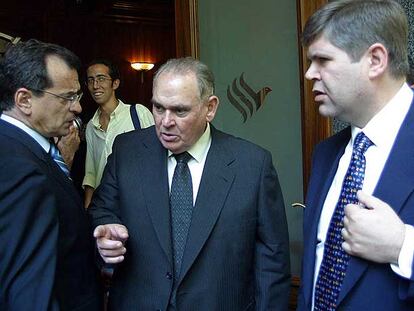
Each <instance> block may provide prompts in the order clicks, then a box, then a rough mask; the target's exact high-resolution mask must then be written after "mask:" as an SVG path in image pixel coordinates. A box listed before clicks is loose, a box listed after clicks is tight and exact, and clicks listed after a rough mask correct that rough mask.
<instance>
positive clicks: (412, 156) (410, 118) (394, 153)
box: [338, 102, 414, 303]
mask: <svg viewBox="0 0 414 311" xmlns="http://www.w3.org/2000/svg"><path fill="white" fill-rule="evenodd" d="M413 122H414V102H413V103H411V107H410V109H409V111H408V114H407V116H406V118H405V119H404V122H403V123H402V125H401V128H400V130H399V132H398V135H397V137H396V140H395V143H394V146H393V147H392V150H391V152H390V154H389V156H388V160H387V162H386V164H385V166H384V170H383V172H382V174H381V177H380V179H379V180H378V183H377V186H376V188H375V191H374V193H373V195H374V196H376V197H378V198H379V199H381V200H383V201H385V202H386V203H388V204H389V205H390V206H391V207H392V208H393V209H394V210H395V212H396V213H397V214H399V212H400V211H401V209H402V208H403V207H404V202H405V201H406V199H407V197H408V196H409V195H410V194H411V193H412V191H413V190H414V179H413V176H414V161H413V160H414V131H413V130H412V124H413ZM368 264H369V262H368V261H365V260H363V259H359V258H357V257H352V256H351V259H350V261H349V266H348V271H349V273H348V272H347V274H346V276H345V279H344V283H343V285H342V289H341V293H340V295H339V298H338V303H340V302H341V300H342V299H343V298H344V297H345V296H346V295H347V293H348V292H349V291H350V290H351V289H352V287H353V286H354V285H355V283H356V282H357V281H358V280H359V278H360V277H361V276H362V274H363V273H364V271H365V270H366V269H367V267H368Z"/></svg>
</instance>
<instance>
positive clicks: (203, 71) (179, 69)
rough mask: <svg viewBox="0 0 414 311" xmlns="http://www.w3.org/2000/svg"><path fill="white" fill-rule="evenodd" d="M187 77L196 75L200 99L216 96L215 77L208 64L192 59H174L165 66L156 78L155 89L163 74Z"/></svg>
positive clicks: (160, 69)
mask: <svg viewBox="0 0 414 311" xmlns="http://www.w3.org/2000/svg"><path fill="white" fill-rule="evenodd" d="M167 72H168V73H174V74H178V75H185V74H188V73H194V74H195V76H196V79H197V84H198V89H199V92H200V99H201V100H205V99H207V98H208V97H209V96H211V95H213V94H214V75H213V73H212V72H211V70H210V69H209V68H208V67H207V65H206V64H204V63H202V62H201V61H199V60H197V59H194V58H192V57H184V58H173V59H170V60H168V61H167V62H166V63H165V64H163V65H162V66H161V67H160V68H159V69H158V71H157V73H156V74H155V76H154V83H153V87H155V85H156V84H157V81H158V78H159V77H160V75H161V74H163V73H167Z"/></svg>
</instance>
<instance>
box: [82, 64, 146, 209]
mask: <svg viewBox="0 0 414 311" xmlns="http://www.w3.org/2000/svg"><path fill="white" fill-rule="evenodd" d="M86 76H87V77H86V85H87V87H88V90H89V92H90V94H91V96H92V98H93V100H94V101H95V102H96V103H97V104H98V106H99V108H98V109H97V110H96V112H95V114H94V116H93V118H92V119H91V120H90V121H89V122H88V125H87V127H86V144H87V152H86V163H85V177H84V179H83V187H84V189H85V207H88V205H89V203H90V201H91V198H92V194H93V192H94V190H95V189H96V188H97V187H98V185H99V184H100V182H101V178H102V173H103V170H104V168H105V165H106V160H107V158H108V156H109V155H110V154H111V152H112V144H113V142H114V140H115V137H116V136H117V135H118V134H121V133H125V132H129V131H132V130H133V129H134V128H137V127H138V126H134V123H133V119H132V114H135V111H136V114H135V116H136V117H137V118H138V120H139V127H141V128H146V127H149V126H151V125H153V124H154V119H153V117H152V114H151V112H150V111H149V110H148V109H147V108H146V107H145V106H143V105H135V107H132V109H133V110H130V106H129V105H126V104H124V103H123V102H122V101H121V100H119V99H117V98H116V95H115V91H116V90H117V89H118V87H119V85H120V83H121V80H120V74H119V70H118V68H117V67H116V66H115V65H114V64H113V63H112V62H110V61H109V60H107V59H95V60H93V61H92V62H90V63H89V65H88V67H87V70H86ZM134 108H135V111H134Z"/></svg>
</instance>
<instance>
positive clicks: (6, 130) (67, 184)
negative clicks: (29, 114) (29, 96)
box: [0, 119, 82, 206]
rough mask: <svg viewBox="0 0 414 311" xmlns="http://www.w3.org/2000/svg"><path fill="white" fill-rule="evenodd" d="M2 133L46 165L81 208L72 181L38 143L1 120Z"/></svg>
mask: <svg viewBox="0 0 414 311" xmlns="http://www.w3.org/2000/svg"><path fill="white" fill-rule="evenodd" d="M0 132H1V133H2V134H3V135H5V136H9V137H10V138H12V139H14V140H17V141H19V142H20V143H21V144H22V145H23V146H24V147H26V148H27V149H28V150H30V152H31V153H32V154H33V155H34V156H35V157H36V158H38V159H39V160H40V161H41V162H42V164H43V165H45V172H50V175H49V176H51V178H53V179H54V180H55V181H56V182H57V183H59V184H60V185H62V187H63V189H65V191H67V192H68V194H70V196H72V197H73V198H74V200H75V201H76V202H77V203H79V205H80V206H81V205H82V204H81V201H80V197H79V195H78V192H77V191H76V189H75V187H74V185H73V183H72V181H71V180H70V179H69V178H68V177H67V176H66V175H65V173H63V171H62V170H61V169H60V168H59V166H58V165H57V164H56V163H55V162H54V160H53V159H52V158H51V157H50V156H49V155H48V154H47V153H46V151H45V150H44V149H43V148H42V147H41V146H40V145H39V143H37V142H36V141H35V140H34V139H33V138H32V137H31V136H30V135H29V134H27V133H26V132H24V131H23V130H21V129H20V128H18V127H16V126H14V125H12V124H9V123H8V122H6V121H3V120H1V119H0Z"/></svg>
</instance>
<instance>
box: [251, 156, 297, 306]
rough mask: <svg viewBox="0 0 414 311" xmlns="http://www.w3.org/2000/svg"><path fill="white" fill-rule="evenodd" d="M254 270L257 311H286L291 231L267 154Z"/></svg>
mask: <svg viewBox="0 0 414 311" xmlns="http://www.w3.org/2000/svg"><path fill="white" fill-rule="evenodd" d="M255 271H256V295H255V296H256V310H263V311H265V310H287V308H288V301H289V290H290V259H289V238H288V229H287V221H286V214H285V206H284V201H283V196H282V191H281V189H280V185H279V181H278V177H277V174H276V170H275V168H274V167H273V164H272V159H271V155H270V153H268V152H266V153H265V157H264V161H263V167H262V172H261V181H260V190H259V193H258V228H257V238H256V247H255Z"/></svg>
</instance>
